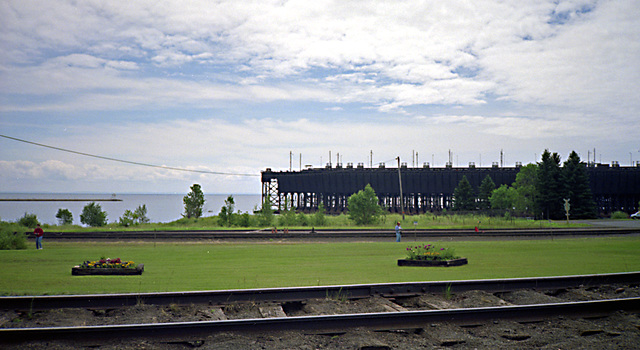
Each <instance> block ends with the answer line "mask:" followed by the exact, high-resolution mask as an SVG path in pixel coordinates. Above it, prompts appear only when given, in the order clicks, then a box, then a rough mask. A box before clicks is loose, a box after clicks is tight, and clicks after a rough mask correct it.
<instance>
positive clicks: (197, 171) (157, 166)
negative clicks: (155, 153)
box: [0, 134, 260, 176]
mask: <svg viewBox="0 0 640 350" xmlns="http://www.w3.org/2000/svg"><path fill="white" fill-rule="evenodd" d="M0 136H1V137H4V138H7V139H10V140H14V141H19V142H24V143H28V144H32V145H36V146H40V147H46V148H51V149H55V150H58V151H63V152H69V153H73V154H79V155H81V156H87V157H93V158H99V159H105V160H111V161H114V162H120V163H126V164H133V165H141V166H146V167H151V168H160V169H167V170H177V171H186V172H192V173H203V174H214V175H231V176H260V175H257V174H242V173H225V172H220V171H208V170H192V169H184V168H175V167H170V166H164V165H154V164H147V163H140V162H132V161H129V160H122V159H116V158H110V157H104V156H98V155H95V154H89V153H84V152H78V151H73V150H70V149H65V148H60V147H54V146H49V145H44V144H42V143H37V142H32V141H27V140H23V139H19V138H16V137H11V136H6V135H1V134H0Z"/></svg>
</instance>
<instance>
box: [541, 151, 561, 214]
mask: <svg viewBox="0 0 640 350" xmlns="http://www.w3.org/2000/svg"><path fill="white" fill-rule="evenodd" d="M561 176H562V172H561V169H560V156H559V155H558V154H557V153H553V154H551V153H550V152H549V150H544V153H542V160H541V161H540V163H538V181H537V182H536V192H537V193H536V194H537V195H536V203H537V205H536V207H537V210H539V211H540V212H541V214H542V217H544V218H547V219H551V220H561V219H563V218H564V209H563V203H564V202H563V201H562V199H563V198H565V197H564V186H563V185H562V179H561ZM536 214H537V213H536Z"/></svg>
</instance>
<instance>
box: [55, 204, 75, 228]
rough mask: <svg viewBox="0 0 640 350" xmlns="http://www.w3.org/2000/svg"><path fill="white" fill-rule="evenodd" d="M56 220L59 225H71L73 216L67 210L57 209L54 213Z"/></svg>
mask: <svg viewBox="0 0 640 350" xmlns="http://www.w3.org/2000/svg"><path fill="white" fill-rule="evenodd" d="M56 218H57V219H58V222H59V223H60V225H71V224H73V214H71V212H70V211H69V209H62V208H60V209H58V212H57V213H56Z"/></svg>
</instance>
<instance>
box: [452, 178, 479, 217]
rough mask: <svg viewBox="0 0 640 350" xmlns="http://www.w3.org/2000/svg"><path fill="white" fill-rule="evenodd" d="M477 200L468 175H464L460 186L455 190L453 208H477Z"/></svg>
mask: <svg viewBox="0 0 640 350" xmlns="http://www.w3.org/2000/svg"><path fill="white" fill-rule="evenodd" d="M475 201H476V197H475V195H474V194H473V187H471V184H470V183H469V180H468V179H467V176H466V175H462V180H460V182H459V183H458V187H456V188H455V190H453V210H474V209H475V208H476V203H475Z"/></svg>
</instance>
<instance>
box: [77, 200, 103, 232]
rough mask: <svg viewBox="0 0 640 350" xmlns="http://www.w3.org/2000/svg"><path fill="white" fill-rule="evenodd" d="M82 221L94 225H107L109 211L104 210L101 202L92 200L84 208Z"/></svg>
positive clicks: (81, 216)
mask: <svg viewBox="0 0 640 350" xmlns="http://www.w3.org/2000/svg"><path fill="white" fill-rule="evenodd" d="M80 222H81V223H83V224H85V225H89V226H92V227H100V226H105V225H106V224H107V213H106V212H104V211H102V207H101V206H100V204H96V202H91V203H89V204H87V205H85V206H84V208H83V209H82V214H80Z"/></svg>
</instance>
